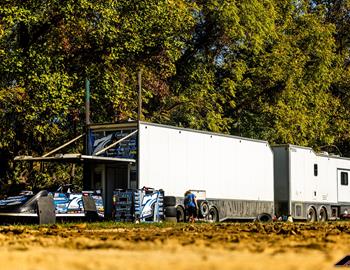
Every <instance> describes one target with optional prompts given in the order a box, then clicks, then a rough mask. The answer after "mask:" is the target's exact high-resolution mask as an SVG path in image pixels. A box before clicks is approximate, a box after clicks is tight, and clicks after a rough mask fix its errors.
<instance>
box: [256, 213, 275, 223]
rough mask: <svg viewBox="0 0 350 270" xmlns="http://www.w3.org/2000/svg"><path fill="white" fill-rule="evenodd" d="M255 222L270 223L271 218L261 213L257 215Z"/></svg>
mask: <svg viewBox="0 0 350 270" xmlns="http://www.w3.org/2000/svg"><path fill="white" fill-rule="evenodd" d="M256 220H257V221H259V222H271V221H272V217H271V215H269V214H266V213H262V214H259V215H258V216H257V218H256Z"/></svg>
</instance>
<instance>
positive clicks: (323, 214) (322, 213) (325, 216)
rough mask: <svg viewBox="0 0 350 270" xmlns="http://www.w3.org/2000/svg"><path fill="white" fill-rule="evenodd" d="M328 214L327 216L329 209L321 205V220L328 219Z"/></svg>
mask: <svg viewBox="0 0 350 270" xmlns="http://www.w3.org/2000/svg"><path fill="white" fill-rule="evenodd" d="M327 219H328V216H327V210H326V208H324V207H321V209H320V213H319V220H320V221H323V222H324V221H327Z"/></svg>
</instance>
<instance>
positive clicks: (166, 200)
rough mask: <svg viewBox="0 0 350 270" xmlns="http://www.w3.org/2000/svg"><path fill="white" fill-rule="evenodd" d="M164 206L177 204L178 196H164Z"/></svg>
mask: <svg viewBox="0 0 350 270" xmlns="http://www.w3.org/2000/svg"><path fill="white" fill-rule="evenodd" d="M163 203H164V206H165V207H166V206H175V205H176V197H174V196H164V199H163Z"/></svg>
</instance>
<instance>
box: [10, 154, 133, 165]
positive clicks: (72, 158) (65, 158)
mask: <svg viewBox="0 0 350 270" xmlns="http://www.w3.org/2000/svg"><path fill="white" fill-rule="evenodd" d="M14 160H15V161H32V162H34V161H39V162H55V161H57V162H70V163H80V162H84V161H96V162H124V163H125V162H127V163H135V162H136V160H135V159H129V158H116V157H100V156H89V155H82V154H58V155H54V156H50V157H44V156H42V157H33V156H16V157H15V158H14Z"/></svg>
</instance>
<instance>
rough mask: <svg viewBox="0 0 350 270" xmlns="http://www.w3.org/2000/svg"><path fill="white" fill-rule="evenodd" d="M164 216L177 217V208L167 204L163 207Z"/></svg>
mask: <svg viewBox="0 0 350 270" xmlns="http://www.w3.org/2000/svg"><path fill="white" fill-rule="evenodd" d="M164 216H165V217H175V218H176V217H177V209H176V207H174V206H168V207H165V209H164Z"/></svg>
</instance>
